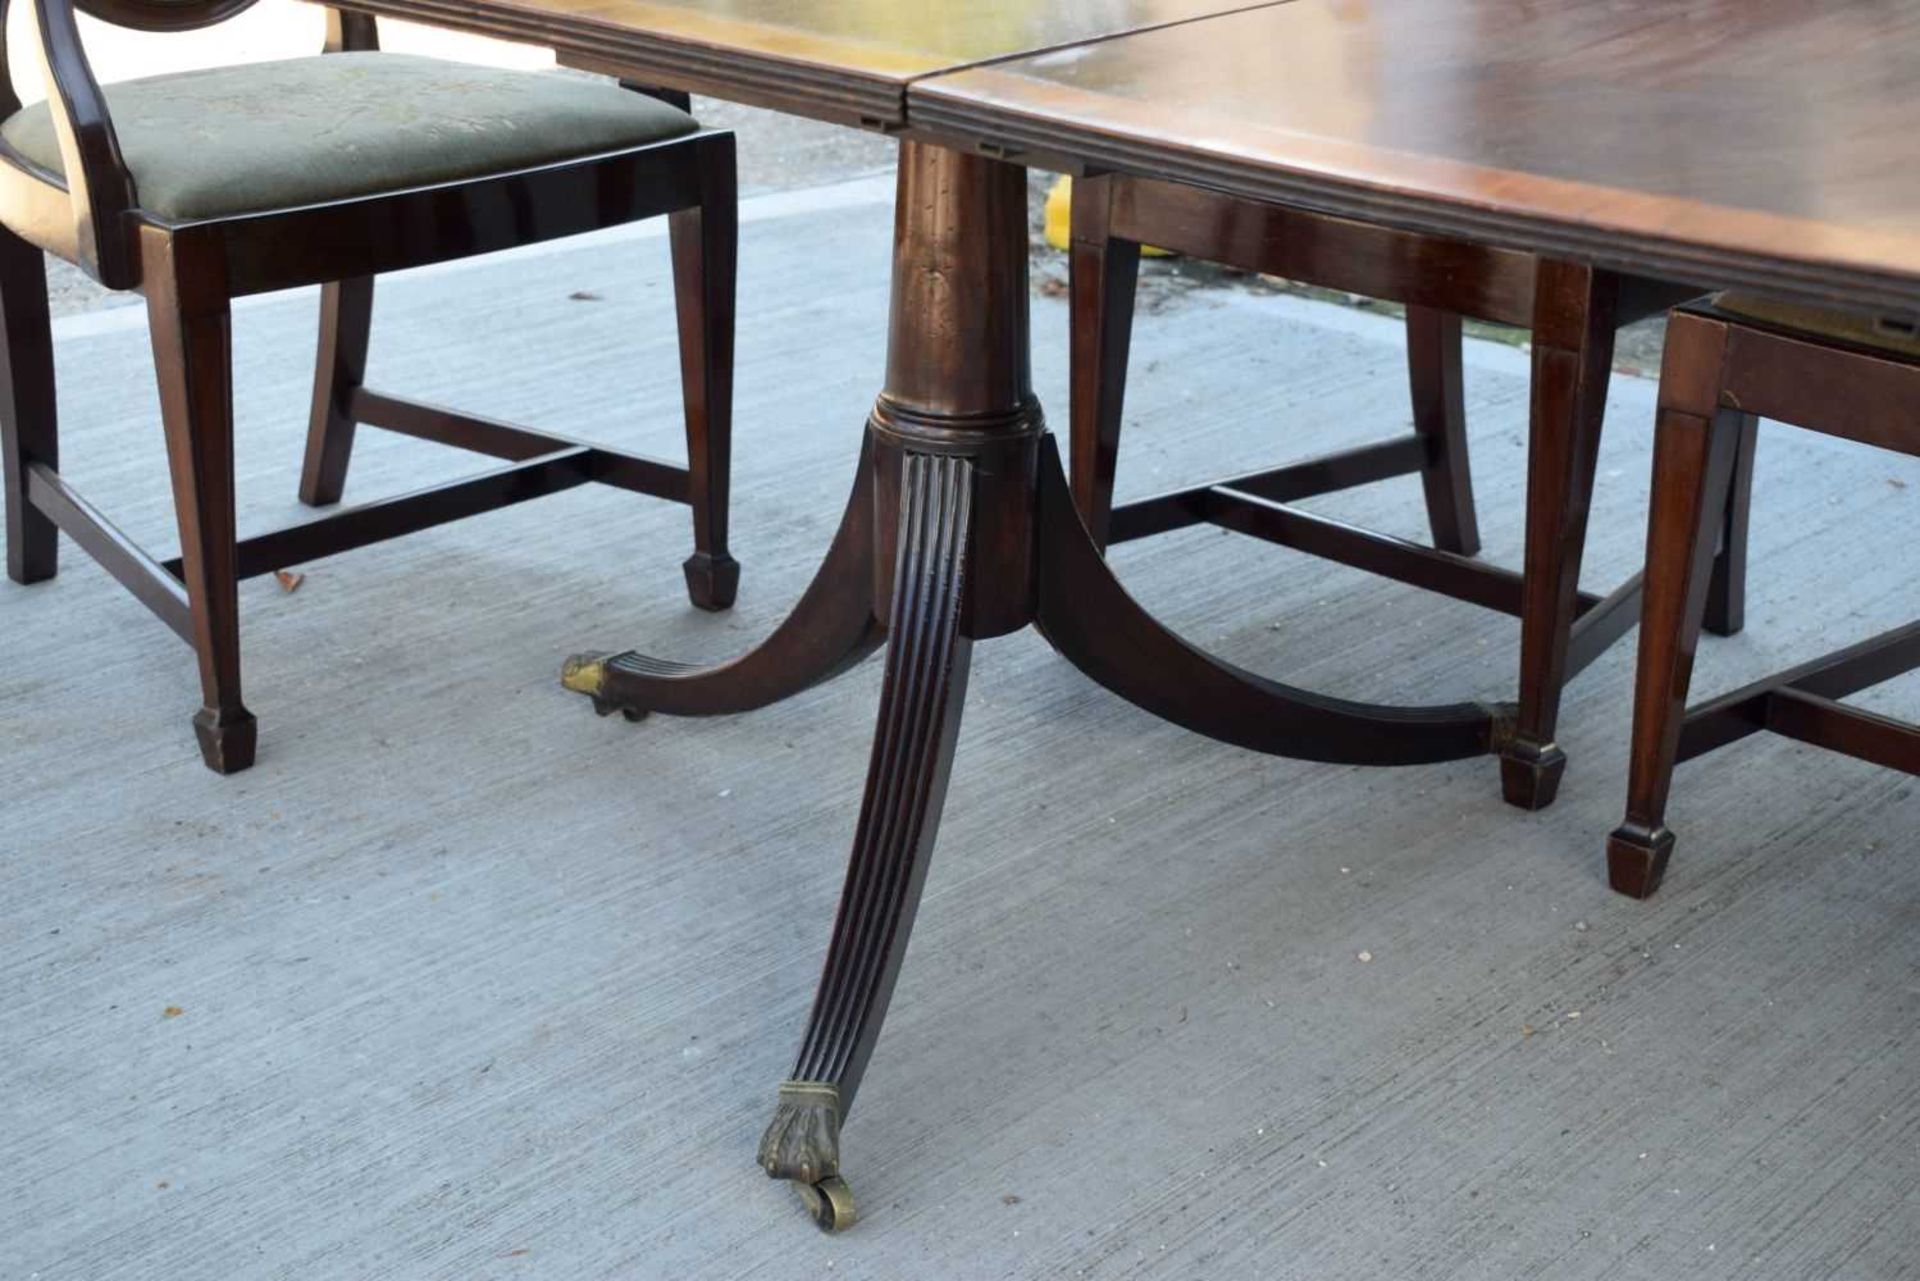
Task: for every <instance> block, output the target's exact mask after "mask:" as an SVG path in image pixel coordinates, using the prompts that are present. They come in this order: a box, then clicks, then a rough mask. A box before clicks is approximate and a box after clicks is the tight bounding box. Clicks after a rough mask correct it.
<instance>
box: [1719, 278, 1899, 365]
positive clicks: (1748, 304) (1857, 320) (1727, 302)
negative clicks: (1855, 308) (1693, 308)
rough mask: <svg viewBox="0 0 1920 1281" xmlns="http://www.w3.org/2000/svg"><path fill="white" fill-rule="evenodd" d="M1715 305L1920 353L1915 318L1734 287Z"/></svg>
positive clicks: (1812, 333) (1846, 339) (1817, 333)
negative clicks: (1865, 312)
mask: <svg viewBox="0 0 1920 1281" xmlns="http://www.w3.org/2000/svg"><path fill="white" fill-rule="evenodd" d="M1713 305H1714V306H1716V307H1718V308H1719V309H1720V310H1722V311H1724V312H1728V313H1730V314H1732V315H1735V316H1744V317H1747V318H1749V319H1752V320H1757V321H1760V322H1761V323H1762V324H1765V325H1770V326H1772V327H1774V328H1776V329H1788V330H1793V331H1795V332H1798V333H1803V334H1805V335H1807V336H1808V337H1809V338H1824V339H1829V340H1832V341H1836V342H1841V343H1845V344H1847V345H1848V346H1852V347H1874V348H1878V349H1880V350H1881V351H1888V352H1893V353H1895V354H1898V355H1902V356H1920V333H1916V332H1915V328H1914V325H1913V323H1912V322H1911V321H1901V320H1898V319H1895V318H1878V317H1874V316H1869V315H1862V314H1861V313H1859V312H1852V311H1842V310H1840V309H1839V308H1827V307H1814V306H1810V305H1808V304H1806V303H1796V302H1778V301H1776V300H1774V299H1772V298H1764V297H1761V296H1759V295H1757V294H1743V293H1738V292H1735V291H1732V290H1729V291H1728V292H1726V293H1723V294H1717V295H1715V297H1714V299H1713Z"/></svg>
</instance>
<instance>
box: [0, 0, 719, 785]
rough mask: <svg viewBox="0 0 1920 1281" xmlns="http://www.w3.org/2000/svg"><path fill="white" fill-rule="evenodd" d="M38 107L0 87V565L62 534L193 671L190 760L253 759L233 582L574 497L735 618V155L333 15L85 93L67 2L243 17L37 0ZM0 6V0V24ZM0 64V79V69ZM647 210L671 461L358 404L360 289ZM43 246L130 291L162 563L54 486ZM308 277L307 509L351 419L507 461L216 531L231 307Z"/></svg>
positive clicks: (191, 6) (159, 21) (224, 467)
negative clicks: (168, 548)
mask: <svg viewBox="0 0 1920 1281" xmlns="http://www.w3.org/2000/svg"><path fill="white" fill-rule="evenodd" d="M30 3H32V5H33V10H34V12H33V19H34V21H33V22H32V24H31V29H32V39H33V42H34V43H35V44H36V45H37V46H38V47H37V48H36V50H35V53H36V54H37V55H38V58H39V61H40V62H41V64H42V67H43V70H44V73H45V81H46V88H47V102H46V103H45V104H42V105H36V106H31V107H27V108H25V109H22V107H21V105H20V102H19V100H18V99H17V98H16V97H15V96H14V94H13V91H12V89H11V87H10V86H8V85H7V84H6V82H5V80H4V79H0V96H4V101H0V115H3V116H5V117H6V119H5V122H4V124H0V224H4V226H3V227H0V313H3V320H4V328H5V343H4V346H5V367H4V371H0V372H3V375H4V376H3V377H0V426H4V441H3V443H4V450H3V451H0V453H4V461H5V487H6V517H7V571H8V574H9V575H10V576H11V577H12V578H13V580H14V581H15V582H18V583H33V582H37V581H40V580H43V579H48V578H51V577H53V574H54V571H55V555H56V531H58V532H64V533H66V534H67V535H68V536H69V537H71V538H72V539H73V541H74V542H75V543H77V544H79V546H80V547H81V548H82V549H83V550H85V551H87V552H88V553H90V554H91V555H92V556H93V557H94V558H95V559H96V560H98V561H99V562H100V563H101V564H102V565H103V566H105V567H106V569H107V570H108V571H109V572H111V573H112V574H113V575H114V577H116V578H118V579H119V580H120V581H121V582H122V583H123V584H124V585H125V586H126V587H127V588H128V589H130V590H131V591H132V592H133V594H134V595H135V596H136V597H138V598H139V599H140V600H141V601H142V602H144V603H145V604H146V605H147V606H148V607H149V608H150V609H152V610H153V612H154V613H156V614H158V615H159V616H160V618H161V620H162V621H164V622H165V623H167V624H168V625H169V626H170V627H172V629H173V630H174V631H175V632H177V633H178V634H179V635H180V636H181V637H182V638H183V639H185V640H187V641H188V642H189V643H190V644H191V645H192V646H193V647H194V650H195V651H196V653H197V655H198V658H199V666H200V683H201V690H202V703H203V706H202V708H201V710H200V711H199V713H198V714H197V715H195V717H194V719H193V724H194V729H195V732H196V734H197V736H198V739H199V743H200V749H201V752H202V754H203V756H204V758H205V760H206V763H207V764H208V766H210V767H211V768H213V769H214V770H217V771H219V772H221V773H231V772H233V771H235V770H241V769H245V768H246V767H247V766H248V765H250V764H251V763H252V762H253V759H254V749H255V738H256V731H255V722H254V718H253V715H252V713H250V712H249V711H248V710H247V707H246V704H245V703H244V702H243V701H242V699H241V692H240V647H239V608H238V589H237V583H238V580H239V579H241V578H245V577H250V576H253V575H258V574H264V573H269V572H271V571H273V570H274V569H276V568H279V567H283V566H285V565H288V564H294V563H299V562H303V561H307V560H312V559H315V558H317V557H320V556H326V555H331V554H333V553H336V552H341V551H345V550H348V549H351V548H355V547H361V546H365V545H367V544H370V543H374V542H378V541H381V540H383V539H386V538H391V537H394V536H397V535H400V534H404V533H409V532H413V531H415V530H420V529H425V528H428V527H430V526H433V525H437V524H440V523H443V522H446V521H451V520H456V519H459V518H461V517H464V516H470V515H474V514H477V513H480V512H484V511H489V510H492V509H495V508H498V507H501V506H504V505H506V504H509V503H517V502H520V501H522V500H525V499H528V498H533V497H537V496H540V495H543V494H550V493H555V492H558V491H560V490H564V489H569V488H572V487H574V486H576V485H580V484H585V483H588V482H597V483H601V484H608V485H614V486H617V487H620V488H623V489H627V490H632V491H635V492H638V493H643V494H651V495H653V496H655V497H659V498H666V499H670V500H673V501H675V502H681V503H686V504H689V505H690V506H691V507H692V510H693V526H694V553H693V556H692V557H691V558H690V559H689V560H688V561H687V563H686V578H687V585H688V590H689V593H690V594H691V596H692V599H693V602H694V604H696V605H698V606H701V607H703V608H707V609H720V608H724V607H726V606H727V605H729V604H730V603H731V602H732V600H733V596H734V589H735V586H736V583H737V581H738V573H739V568H738V566H737V565H736V564H735V562H734V561H733V559H732V558H731V557H730V556H728V554H727V482H728V463H729V436H730V428H731V413H732V405H731V401H732V362H733V309H734V297H733V294H734V259H735V223H736V210H735V207H734V200H735V179H734V147H733V137H732V135H731V134H729V133H726V132H723V131H715V130H708V129H702V128H701V127H700V125H699V124H698V122H696V121H695V120H694V119H693V117H692V116H690V115H688V114H686V112H685V111H684V110H682V109H679V108H677V107H676V106H674V105H671V104H670V103H668V102H666V101H663V100H661V98H657V97H650V96H647V95H645V94H643V93H637V92H632V91H630V90H629V89H627V88H621V87H616V86H614V85H611V84H607V83H604V82H598V81H588V80H584V79H577V78H573V77H566V76H556V75H542V74H538V73H532V72H514V71H497V70H492V69H487V68H478V67H469V66H464V65H462V64H457V63H450V62H442V61H438V60H435V59H428V58H418V57H412V56H404V55H400V54H390V53H382V52H379V51H378V47H377V46H378V40H377V35H376V31H375V27H374V22H373V19H372V18H371V17H369V16H366V15H354V14H343V13H340V12H337V11H333V10H329V11H328V30H327V43H326V49H325V51H324V52H321V53H316V54H315V55H314V56H311V57H307V58H296V59H291V60H287V61H282V62H275V63H266V64H259V65H254V66H242V67H225V68H218V69H215V70H211V71H203V72H189V73H185V74H180V75H168V76H156V77H153V78H150V79H144V80H134V81H128V82H126V83H123V84H116V85H113V86H111V87H108V88H107V89H105V90H104V91H103V90H102V88H101V86H100V85H99V84H98V83H97V82H96V81H95V79H94V76H93V73H92V71H91V70H90V69H89V67H88V65H87V59H86V55H85V53H84V51H83V50H82V48H81V44H80V36H79V31H78V28H77V24H76V20H75V15H74V8H75V5H76V3H77V5H78V7H79V8H81V9H82V10H84V11H86V12H88V13H90V14H92V15H94V16H95V17H98V18H101V19H104V20H106V21H108V22H111V23H115V24H117V25H120V26H124V27H131V28H136V29H139V30H144V31H160V32H169V31H182V30H189V29H193V28H198V27H205V26H210V25H212V24H214V23H217V22H220V21H223V20H224V19H226V18H229V17H231V16H233V15H234V14H236V13H238V12H239V11H241V10H243V9H246V8H247V7H249V5H250V4H251V3H252V0H30ZM4 13H5V4H4V0H0V17H4ZM5 54H6V50H5V49H4V47H3V46H0V68H4V66H5V63H6V58H5ZM660 214H666V215H668V217H669V232H670V236H669V238H670V241H671V249H672V262H673V273H674V290H675V297H676V305H677V309H678V317H679V341H680V365H681V377H682V387H683V392H684V399H685V415H686V432H687V450H688V465H687V466H686V467H679V466H675V465H671V464H668V463H665V462H659V461H656V460H653V459H650V458H643V457H638V456H634V455H629V454H624V453H616V452H614V451H612V450H610V449H604V448H601V447H598V446H594V445H586V444H581V443H579V442H576V441H572V440H566V439H562V438H559V437H555V436H551V435H547V434H544V433H541V432H536V431H531V430H528V429H525V428H522V427H516V426H511V425H508V424H506V423H501V422H495V421H492V420H489V419H484V418H480V417H476V416H473V415H470V414H465V413H460V412H457V411H454V410H450V409H444V408H440V407H437V406H433V405H427V404H422V403H419V402H413V401H407V400H402V399H399V398H396V397H392V396H387V395H382V394H380V393H378V392H375V391H371V390H369V389H367V388H366V387H364V386H362V385H361V381H362V374H363V372H364V369H365V363H366V354H367V343H368V327H369V322H370V318H371V312H372V303H373V277H374V276H375V275H376V274H378V273H380V272H383V271H392V270H396V269H399V268H403V267H413V266H418V265H421V264H425V263H431V262H438V261H443V260H446V259H452V258H462V257H467V256H470V255H474V254H482V253H487V252H491V251H493V250H498V249H505V248H509V247H511V246H515V245H521V244H527V243H530V242H533V241H540V240H549V239H553V238H555V237H560V236H567V235H572V234H575V233H579V232H585V231H592V230H595V229H598V228H602V227H609V226H613V225H616V224H620V223H625V222H630V221H634V220H637V219H642V218H650V217H654V216H656V215H660ZM42 250H46V251H49V252H51V253H54V254H57V255H59V256H60V257H62V258H65V259H67V260H68V261H71V262H74V263H77V264H78V265H79V266H80V267H81V268H83V269H84V270H85V271H86V272H87V274H89V275H91V276H92V277H93V278H94V279H96V280H98V281H99V282H101V283H102V284H104V285H106V286H108V287H110V288H113V289H130V290H138V291H140V292H141V293H143V294H145V295H146V300H147V310H148V315H149V319H150V322H151V327H152V335H153V357H154V365H155V369H156V371H157V373H158V378H159V384H160V401H161V417H162V419H163V425H164V429H165V436H166V443H167V458H168V465H169V470H170V472H171V475H172V483H173V494H174V502H175V505H176V508H177V516H178V522H179V530H180V545H181V554H180V556H179V557H178V558H177V559H174V560H169V561H164V562H162V561H158V560H156V559H155V558H153V557H152V556H150V555H148V554H147V553H146V552H145V551H143V550H141V549H140V548H138V547H136V546H135V545H133V544H132V543H131V542H129V541H128V540H127V539H126V538H125V537H123V536H122V535H121V534H120V533H119V532H118V531H117V530H116V529H115V528H114V527H113V525H112V524H111V523H109V521H108V520H107V518H106V517H105V516H103V515H101V514H100V513H99V512H98V511H96V510H95V509H94V508H93V507H92V506H91V505H89V504H88V503H87V502H86V501H85V500H84V499H82V498H81V497H80V495H79V494H78V493H77V492H76V491H75V490H74V488H73V487H72V485H71V484H70V483H69V482H68V480H67V479H66V477H64V476H63V475H62V474H61V472H60V467H59V451H58V441H57V435H56V430H55V417H54V385H53V364H54V362H53V351H52V339H51V335H50V331H49V324H48V309H47V294H46V277H45V261H44V259H43V257H42V253H41V251H42ZM309 284H321V285H322V286H323V289H322V302H321V316H320V340H319V354H318V361H317V368H316V377H315V382H314V391H313V405H312V412H311V417H310V420H309V431H308V440H307V450H306V458H305V464H304V469H303V472H302V475H301V480H300V496H301V498H302V499H304V500H305V501H306V502H307V503H309V504H312V505H316V506H325V505H329V504H332V503H335V502H337V501H338V500H339V498H340V496H341V490H342V487H343V485H344V483H345V480H346V472H347V464H348V460H349V456H350V453H351V449H352V443H353V435H354V427H355V424H356V423H370V424H374V425H377V426H380V427H383V428H386V429H388V430H391V431H396V432H400V433H404V434H406V435H410V436H415V437H420V438H424V439H427V440H433V441H438V442H441V443H444V444H448V445H452V446H456V447H458V448H462V449H467V450H472V451H475V452H477V453H479V454H482V455H487V456H490V457H492V458H495V459H499V460H503V461H504V462H505V464H506V465H504V466H500V467H498V468H497V469H495V470H491V471H487V472H484V473H482V474H480V475H478V476H474V477H470V478H468V479H465V480H460V481H456V482H453V483H449V484H445V485H441V486H438V487H435V488H432V489H427V490H423V491H420V492H417V493H414V494H410V495H406V496H404V497H400V498H396V499H389V500H385V501H381V502H375V503H370V504H367V505H364V506H360V507H357V508H350V509H347V510H343V511H340V512H338V513H334V514H331V515H328V516H324V517H321V518H319V519H316V520H314V521H311V522H309V523H306V524H302V525H296V526H294V527H291V528H288V529H283V530H279V531H275V532H272V533H268V534H264V535H260V536H258V537H251V538H247V539H244V540H242V539H238V538H237V536H236V531H235V524H234V492H233V407H232V386H231V360H230V348H229V312H230V300H231V299H233V298H236V297H239V296H241V295H245V294H252V293H260V292H264V291H267V290H274V289H285V288H288V287H291V286H297V285H309Z"/></svg>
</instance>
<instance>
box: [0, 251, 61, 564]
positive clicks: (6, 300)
mask: <svg viewBox="0 0 1920 1281" xmlns="http://www.w3.org/2000/svg"><path fill="white" fill-rule="evenodd" d="M0 325H3V326H4V328H5V331H6V332H5V336H4V337H5V343H4V350H0V361H4V363H0V464H3V465H4V470H3V473H0V474H4V483H5V486H6V510H7V577H9V578H11V579H12V580H13V581H14V582H16V583H38V582H42V581H44V580H46V579H49V578H52V577H53V575H54V572H55V570H56V569H57V568H58V567H59V547H60V540H59V534H58V531H57V530H56V529H55V528H54V524H53V522H52V521H51V520H48V519H47V517H46V516H45V515H44V514H43V513H41V512H40V511H39V510H38V509H36V508H35V507H34V506H33V504H31V503H30V502H28V501H27V467H28V465H29V464H31V463H43V464H45V465H46V466H48V467H52V468H54V469H56V470H58V468H59V466H60V441H59V434H58V420H57V418H56V416H55V408H54V397H53V332H52V328H51V326H50V325H49V323H48V320H47V264H46V258H45V256H44V255H43V254H42V253H41V252H40V249H39V247H38V246H36V245H30V244H28V243H27V242H26V241H24V240H22V239H20V238H19V237H18V236H16V235H14V234H13V233H11V232H8V231H5V230H0Z"/></svg>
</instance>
